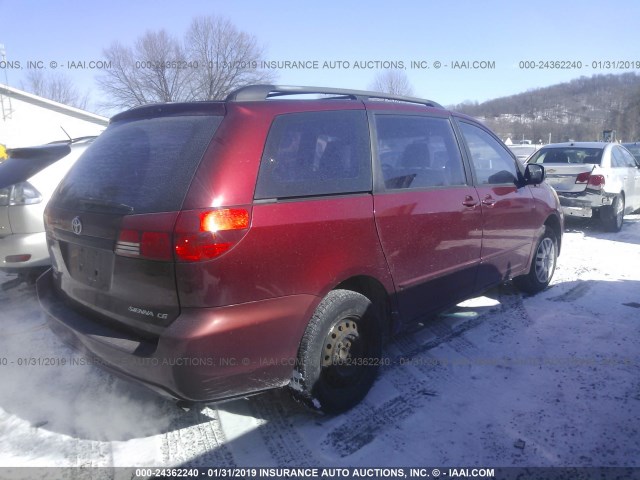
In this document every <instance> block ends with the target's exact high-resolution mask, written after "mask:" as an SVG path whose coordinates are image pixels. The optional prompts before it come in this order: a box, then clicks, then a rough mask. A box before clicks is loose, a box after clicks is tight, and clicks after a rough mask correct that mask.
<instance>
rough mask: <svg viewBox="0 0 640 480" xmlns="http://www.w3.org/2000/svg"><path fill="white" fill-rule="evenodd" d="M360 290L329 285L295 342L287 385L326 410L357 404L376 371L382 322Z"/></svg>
mask: <svg viewBox="0 0 640 480" xmlns="http://www.w3.org/2000/svg"><path fill="white" fill-rule="evenodd" d="M375 310H376V309H375V308H374V305H373V304H372V303H371V301H370V300H369V299H368V298H367V297H365V296H364V295H362V294H360V293H356V292H352V291H350V290H333V291H331V292H329V294H328V295H327V296H326V297H325V298H324V299H323V300H322V302H320V305H319V306H318V308H317V309H316V311H315V313H314V314H313V317H312V318H311V321H310V322H309V325H308V326H307V330H306V331H305V333H304V336H303V337H302V341H301V342H300V349H299V352H298V365H297V367H296V370H295V372H294V376H293V379H292V383H291V385H290V388H291V390H292V393H293V394H294V396H295V397H296V398H297V399H299V400H302V401H303V402H304V403H305V404H307V405H308V406H309V407H311V408H313V409H316V410H322V411H324V412H327V413H340V412H344V411H346V410H348V409H350V408H352V407H353V406H355V405H357V404H358V403H359V402H360V401H361V400H362V399H363V398H364V397H365V396H366V394H367V392H368V391H369V389H370V388H371V386H372V385H373V382H374V381H375V378H376V376H377V373H378V370H379V366H380V363H381V356H382V328H381V321H380V318H379V316H378V314H377V313H376V311H375Z"/></svg>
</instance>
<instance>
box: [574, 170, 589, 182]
mask: <svg viewBox="0 0 640 480" xmlns="http://www.w3.org/2000/svg"><path fill="white" fill-rule="evenodd" d="M590 176H591V172H582V173H580V174H578V176H577V177H576V183H587V182H588V181H589V177H590Z"/></svg>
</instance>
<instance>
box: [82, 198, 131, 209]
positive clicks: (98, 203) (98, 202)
mask: <svg viewBox="0 0 640 480" xmlns="http://www.w3.org/2000/svg"><path fill="white" fill-rule="evenodd" d="M78 202H79V203H80V205H82V207H83V208H84V209H85V210H89V211H106V212H109V213H111V212H117V213H131V212H133V207H132V206H130V205H127V204H125V203H120V202H116V201H113V200H108V199H105V198H94V197H87V198H80V199H78Z"/></svg>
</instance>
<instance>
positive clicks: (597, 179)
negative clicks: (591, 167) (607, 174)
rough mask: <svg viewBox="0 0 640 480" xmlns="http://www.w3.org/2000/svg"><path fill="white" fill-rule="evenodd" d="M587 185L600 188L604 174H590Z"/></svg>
mask: <svg viewBox="0 0 640 480" xmlns="http://www.w3.org/2000/svg"><path fill="white" fill-rule="evenodd" d="M589 185H591V186H592V187H596V188H601V187H602V186H603V185H604V175H591V176H590V177H589Z"/></svg>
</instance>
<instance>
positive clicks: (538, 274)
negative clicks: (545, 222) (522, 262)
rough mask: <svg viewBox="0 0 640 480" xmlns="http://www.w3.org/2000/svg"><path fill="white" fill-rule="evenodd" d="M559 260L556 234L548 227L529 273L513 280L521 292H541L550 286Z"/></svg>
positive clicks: (539, 241)
mask: <svg viewBox="0 0 640 480" xmlns="http://www.w3.org/2000/svg"><path fill="white" fill-rule="evenodd" d="M557 260H558V240H557V239H556V235H555V233H553V230H551V229H550V228H549V227H546V228H545V230H544V233H543V234H542V236H541V237H540V240H538V243H537V244H536V250H535V253H534V255H533V259H532V260H531V267H530V268H529V272H528V273H527V274H525V275H522V276H520V277H516V278H514V279H513V283H514V284H515V285H516V287H518V288H519V289H520V290H522V291H523V292H526V293H530V294H534V293H538V292H541V291H542V290H544V289H545V288H547V286H548V285H549V282H550V281H551V278H552V277H553V272H554V271H555V269H556V262H557Z"/></svg>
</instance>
